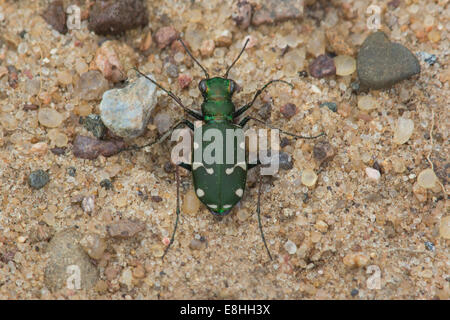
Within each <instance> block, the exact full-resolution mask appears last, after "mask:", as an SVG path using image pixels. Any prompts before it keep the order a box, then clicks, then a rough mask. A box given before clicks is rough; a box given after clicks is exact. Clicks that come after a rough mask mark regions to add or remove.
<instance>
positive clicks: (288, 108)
mask: <svg viewBox="0 0 450 320" xmlns="http://www.w3.org/2000/svg"><path fill="white" fill-rule="evenodd" d="M280 112H281V114H282V115H283V116H284V117H285V118H287V119H290V118H292V117H293V116H294V115H295V114H296V113H297V106H296V105H295V104H293V103H287V104H285V105H284V106H282V107H281V108H280Z"/></svg>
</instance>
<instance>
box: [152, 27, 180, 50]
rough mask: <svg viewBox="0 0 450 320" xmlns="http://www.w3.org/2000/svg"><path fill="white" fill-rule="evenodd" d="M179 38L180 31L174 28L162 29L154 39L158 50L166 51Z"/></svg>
mask: <svg viewBox="0 0 450 320" xmlns="http://www.w3.org/2000/svg"><path fill="white" fill-rule="evenodd" d="M177 38H178V31H177V30H176V29H175V28H174V27H172V26H169V27H162V28H160V29H159V30H158V31H156V33H155V36H154V39H155V42H156V44H157V45H158V48H160V49H164V48H165V47H167V46H168V45H170V44H171V43H172V42H173V41H174V40H175V39H177Z"/></svg>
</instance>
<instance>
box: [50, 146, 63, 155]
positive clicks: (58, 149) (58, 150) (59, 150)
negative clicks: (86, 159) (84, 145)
mask: <svg viewBox="0 0 450 320" xmlns="http://www.w3.org/2000/svg"><path fill="white" fill-rule="evenodd" d="M50 151H51V152H52V153H53V154H56V155H57V156H60V155H62V154H65V153H66V149H65V148H58V147H56V148H51V149H50Z"/></svg>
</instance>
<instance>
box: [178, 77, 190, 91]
mask: <svg viewBox="0 0 450 320" xmlns="http://www.w3.org/2000/svg"><path fill="white" fill-rule="evenodd" d="M191 82H192V77H191V76H190V75H188V74H180V75H179V76H178V84H179V85H180V88H181V89H186V88H187V87H189V84H190V83H191Z"/></svg>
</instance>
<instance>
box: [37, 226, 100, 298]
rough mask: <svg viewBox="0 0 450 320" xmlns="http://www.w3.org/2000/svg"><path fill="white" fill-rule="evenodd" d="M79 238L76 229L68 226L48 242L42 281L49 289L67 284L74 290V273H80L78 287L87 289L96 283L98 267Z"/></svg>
mask: <svg viewBox="0 0 450 320" xmlns="http://www.w3.org/2000/svg"><path fill="white" fill-rule="evenodd" d="M81 238H82V236H81V234H80V233H79V232H78V231H76V230H75V229H74V228H69V229H65V230H63V231H61V232H59V233H58V234H56V235H55V236H54V237H53V238H52V240H51V241H50V243H49V244H48V246H47V248H46V252H47V253H48V255H49V258H48V263H47V266H46V268H45V271H44V281H45V285H46V286H47V288H49V289H50V290H52V291H54V292H55V291H58V290H61V289H63V288H67V285H68V284H70V285H72V286H73V288H72V289H73V290H76V289H77V288H76V287H75V286H76V285H77V282H76V281H74V279H73V278H71V276H72V275H74V274H80V275H81V279H80V280H81V281H80V282H81V283H80V287H79V288H78V289H81V290H89V289H90V288H93V287H94V285H95V284H96V283H97V280H98V277H99V272H98V269H97V268H96V266H95V265H94V264H92V262H91V260H90V259H89V256H88V255H87V254H86V253H85V251H84V250H83V248H82V247H81V246H80V245H79V241H80V240H81ZM71 280H72V281H71Z"/></svg>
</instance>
